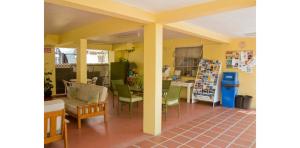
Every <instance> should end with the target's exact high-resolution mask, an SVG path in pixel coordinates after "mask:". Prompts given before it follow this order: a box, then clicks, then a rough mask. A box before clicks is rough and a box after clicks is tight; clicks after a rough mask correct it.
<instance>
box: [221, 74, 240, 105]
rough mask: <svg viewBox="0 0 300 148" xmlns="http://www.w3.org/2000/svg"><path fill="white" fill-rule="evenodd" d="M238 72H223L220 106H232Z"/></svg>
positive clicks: (236, 87)
mask: <svg viewBox="0 0 300 148" xmlns="http://www.w3.org/2000/svg"><path fill="white" fill-rule="evenodd" d="M238 86H239V80H238V73H237V72H223V79H222V106H224V107H228V108H234V106H235V96H236V95H237V93H238Z"/></svg>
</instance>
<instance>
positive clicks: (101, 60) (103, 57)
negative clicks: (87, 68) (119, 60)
mask: <svg viewBox="0 0 300 148" xmlns="http://www.w3.org/2000/svg"><path fill="white" fill-rule="evenodd" d="M86 62H87V63H88V64H107V63H108V50H95V49H88V50H87V54H86Z"/></svg>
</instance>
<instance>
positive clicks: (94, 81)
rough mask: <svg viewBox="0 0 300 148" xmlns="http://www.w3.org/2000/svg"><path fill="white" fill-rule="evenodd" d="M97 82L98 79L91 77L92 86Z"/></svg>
mask: <svg viewBox="0 0 300 148" xmlns="http://www.w3.org/2000/svg"><path fill="white" fill-rule="evenodd" d="M97 80H98V77H93V78H92V84H94V85H96V83H97Z"/></svg>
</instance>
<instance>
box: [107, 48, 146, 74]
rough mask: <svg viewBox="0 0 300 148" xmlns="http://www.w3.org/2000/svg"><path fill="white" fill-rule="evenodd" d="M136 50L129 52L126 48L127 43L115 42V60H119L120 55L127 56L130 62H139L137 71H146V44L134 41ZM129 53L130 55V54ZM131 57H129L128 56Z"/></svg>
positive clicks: (141, 72) (140, 72)
mask: <svg viewBox="0 0 300 148" xmlns="http://www.w3.org/2000/svg"><path fill="white" fill-rule="evenodd" d="M133 45H134V48H135V51H133V52H131V53H128V52H127V51H126V50H124V49H126V47H127V46H126V44H113V45H112V50H114V51H115V61H116V62H118V61H119V58H120V57H123V58H126V59H128V60H129V62H135V63H136V64H137V67H138V68H137V72H138V73H139V74H143V73H144V44H143V43H133ZM128 54H129V55H128ZM128 57H129V58H128Z"/></svg>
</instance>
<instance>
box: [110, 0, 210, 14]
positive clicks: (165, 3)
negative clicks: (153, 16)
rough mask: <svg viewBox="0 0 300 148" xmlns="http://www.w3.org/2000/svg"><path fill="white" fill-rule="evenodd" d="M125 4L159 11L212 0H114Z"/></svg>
mask: <svg viewBox="0 0 300 148" xmlns="http://www.w3.org/2000/svg"><path fill="white" fill-rule="evenodd" d="M114 1H117V2H120V3H123V4H126V5H130V6H134V7H138V8H142V9H144V10H146V11H149V12H153V13H158V12H161V11H166V10H171V9H176V8H181V7H186V6H189V5H194V4H200V3H206V2H211V1H214V0H114Z"/></svg>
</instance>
